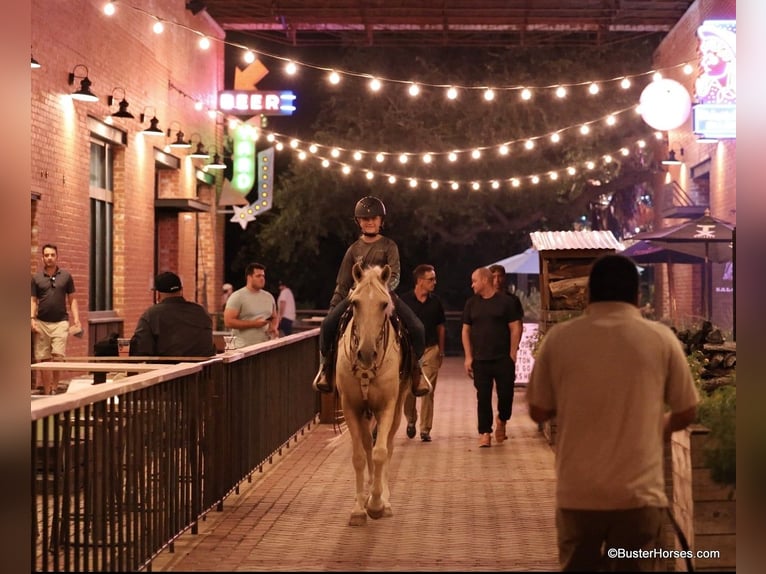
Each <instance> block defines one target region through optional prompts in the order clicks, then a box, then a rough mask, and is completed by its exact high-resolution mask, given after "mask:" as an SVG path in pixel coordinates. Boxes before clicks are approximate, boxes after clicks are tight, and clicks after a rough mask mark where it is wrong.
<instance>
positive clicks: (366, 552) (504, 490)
mask: <svg viewBox="0 0 766 574" xmlns="http://www.w3.org/2000/svg"><path fill="white" fill-rule="evenodd" d="M405 425H406V422H405V421H404V419H402V425H401V427H400V430H399V435H400V438H398V439H397V440H396V443H395V450H394V453H393V459H392V468H391V472H390V476H391V504H392V507H393V511H394V516H393V517H390V518H383V519H380V520H371V519H369V518H368V520H367V525H366V526H362V527H350V526H348V525H347V522H348V517H349V514H350V512H351V508H352V505H353V497H354V486H353V474H354V473H353V468H352V466H351V444H350V441H349V437H348V433H347V432H343V433H342V434H335V433H334V431H333V428H332V426H331V425H325V424H322V425H313V426H312V429H311V431H310V432H308V433H306V434H304V435H302V436H300V437H299V439H298V441H297V443H291V446H290V448H289V449H283V451H282V452H283V456H281V457H278V458H275V459H274V463H273V464H272V465H267V466H266V467H264V469H265V470H264V472H263V474H256V475H255V478H254V480H253V482H252V483H243V484H242V486H241V488H240V492H239V493H238V494H232V495H231V496H230V497H229V498H228V499H226V501H225V504H224V510H223V511H222V512H216V511H213V512H211V513H209V514H208V516H207V518H206V520H205V521H204V522H201V523H200V529H199V533H198V534H196V535H193V534H190V533H187V534H184V535H183V536H182V537H181V538H180V539H179V540H178V541H176V544H175V552H174V553H170V552H168V551H164V552H163V553H162V554H161V555H160V556H159V557H158V558H157V559H156V560H155V561H154V563H153V564H152V570H153V571H156V572H203V571H206V572H209V571H221V572H224V571H225V572H232V571H234V572H254V571H346V572H360V571H458V572H461V571H508V570H516V571H553V570H557V569H558V562H557V559H556V539H555V536H556V533H555V524H554V484H555V478H554V470H553V456H554V455H553V451H552V450H551V448H550V447H549V446H548V444H547V442H546V441H545V439H544V438H543V436H542V434H541V433H539V432H538V430H537V425H536V424H535V423H533V422H532V421H531V420H530V419H529V417H528V416H527V409H526V403H525V402H524V393H523V391H522V390H520V389H517V391H516V396H515V400H514V405H513V416H512V418H511V422H510V423H509V426H508V435H509V437H510V440H508V441H506V442H504V443H503V444H501V445H495V444H494V442H493V445H492V447H491V448H484V449H479V448H478V446H477V445H478V434H477V429H476V393H475V390H474V388H473V385H472V384H471V382H470V380H469V379H468V378H467V377H466V376H465V374H464V373H463V368H462V357H448V358H447V359H446V360H445V363H444V365H443V367H442V370H441V373H440V376H439V383H438V385H437V389H436V397H435V415H434V425H433V429H432V431H431V435H432V437H433V442H430V443H423V442H421V441H420V439H419V434H418V435H416V437H415V438H414V439H412V440H410V439H408V438H407V437H406V435H405Z"/></svg>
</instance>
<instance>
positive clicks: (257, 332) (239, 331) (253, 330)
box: [223, 263, 278, 348]
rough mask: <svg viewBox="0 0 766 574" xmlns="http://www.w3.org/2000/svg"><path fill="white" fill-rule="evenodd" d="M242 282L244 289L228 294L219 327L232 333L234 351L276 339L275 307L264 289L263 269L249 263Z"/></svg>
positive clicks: (264, 273) (269, 294)
mask: <svg viewBox="0 0 766 574" xmlns="http://www.w3.org/2000/svg"><path fill="white" fill-rule="evenodd" d="M245 280H246V281H247V283H246V285H245V286H244V287H242V288H241V289H237V290H236V291H234V293H232V294H231V297H229V299H228V300H227V301H226V308H225V309H224V311H223V323H224V325H226V328H227V329H232V331H233V333H234V335H235V337H236V339H235V346H236V347H237V348H239V347H245V346H247V345H255V344H256V343H263V342H264V341H268V340H269V339H271V338H275V337H277V336H278V331H277V316H278V314H277V304H276V301H274V296H273V295H272V294H271V293H269V292H268V291H266V290H265V289H264V287H265V285H266V267H265V266H264V265H261V264H260V263H250V264H249V265H248V266H247V268H246V269H245Z"/></svg>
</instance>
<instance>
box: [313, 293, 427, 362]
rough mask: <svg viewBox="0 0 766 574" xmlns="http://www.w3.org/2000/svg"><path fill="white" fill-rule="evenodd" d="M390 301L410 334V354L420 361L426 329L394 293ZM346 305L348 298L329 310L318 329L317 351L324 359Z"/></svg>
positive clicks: (333, 339) (328, 351) (331, 344)
mask: <svg viewBox="0 0 766 574" xmlns="http://www.w3.org/2000/svg"><path fill="white" fill-rule="evenodd" d="M391 299H392V300H393V302H394V308H395V309H396V314H397V315H398V316H399V317H400V318H401V320H402V321H404V325H405V326H406V327H407V331H408V332H409V334H410V342H411V343H412V352H413V353H414V354H415V357H416V358H417V359H420V358H421V357H422V356H423V352H424V351H425V350H426V329H425V327H424V326H423V322H422V321H421V320H420V319H419V318H418V316H417V315H415V312H414V311H413V310H412V309H410V307H409V305H407V303H405V302H404V301H402V300H401V299H399V297H398V296H397V295H396V293H393V292H392V293H391ZM348 305H349V300H348V297H346V298H345V299H343V300H342V301H341V302H340V303H338V304H337V305H336V306H335V307H333V308H332V309H330V310H329V311H328V312H327V315H326V316H325V318H324V319H323V320H322V325H321V327H320V328H319V350H320V352H321V353H322V356H324V357H326V356H327V355H329V354H330V350H331V349H332V346H333V344H334V343H335V339H336V338H337V337H338V326H339V325H340V319H341V317H342V316H343V312H344V311H345V310H346V309H347V308H348Z"/></svg>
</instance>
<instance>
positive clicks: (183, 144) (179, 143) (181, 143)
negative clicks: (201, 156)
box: [167, 121, 191, 149]
mask: <svg viewBox="0 0 766 574" xmlns="http://www.w3.org/2000/svg"><path fill="white" fill-rule="evenodd" d="M173 124H177V125H178V131H177V132H176V141H174V142H171V143H170V147H172V148H177V149H188V148H190V147H191V143H190V142H188V141H185V140H184V133H183V132H182V131H181V124H180V123H178V122H177V121H172V122H170V127H169V128H168V131H167V136H168V137H170V131H171V128H172V126H173Z"/></svg>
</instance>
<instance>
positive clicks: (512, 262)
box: [492, 247, 540, 275]
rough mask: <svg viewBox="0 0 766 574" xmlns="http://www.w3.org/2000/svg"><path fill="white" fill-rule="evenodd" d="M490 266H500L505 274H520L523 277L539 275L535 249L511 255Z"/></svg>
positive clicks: (538, 260)
mask: <svg viewBox="0 0 766 574" xmlns="http://www.w3.org/2000/svg"><path fill="white" fill-rule="evenodd" d="M492 265H502V266H503V267H504V268H505V272H506V273H521V274H525V275H536V274H539V273H540V257H539V254H538V253H537V249H535V248H533V247H530V248H529V249H527V250H526V251H523V252H522V253H517V254H516V255H511V256H510V257H506V258H505V259H501V260H500V261H495V262H494V263H492Z"/></svg>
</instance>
